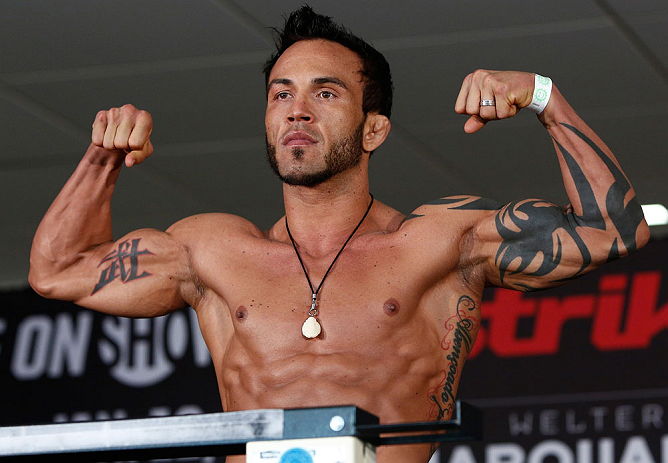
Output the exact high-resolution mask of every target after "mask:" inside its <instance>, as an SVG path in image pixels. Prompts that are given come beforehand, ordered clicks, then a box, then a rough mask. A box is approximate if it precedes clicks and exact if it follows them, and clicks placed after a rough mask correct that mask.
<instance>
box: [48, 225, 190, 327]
mask: <svg viewBox="0 0 668 463" xmlns="http://www.w3.org/2000/svg"><path fill="white" fill-rule="evenodd" d="M191 275H192V272H191V269H190V259H189V254H188V250H187V248H186V247H185V246H184V245H183V244H181V243H178V242H177V241H176V240H175V239H174V238H173V237H172V236H171V235H170V234H169V233H165V232H161V231H158V230H151V229H142V230H137V231H134V232H131V233H129V234H128V235H126V236H124V237H123V238H121V239H119V240H117V241H115V242H109V243H104V244H101V245H99V246H96V247H95V248H93V249H90V250H88V251H86V252H84V253H82V255H81V256H80V258H79V259H77V260H76V261H75V262H73V263H72V264H71V265H69V266H68V267H67V268H65V269H63V270H62V271H61V272H59V275H54V276H53V277H52V279H51V280H52V281H51V283H50V286H52V287H51V289H50V290H49V291H48V294H45V296H47V297H52V298H55V299H66V300H71V301H73V302H75V303H76V304H78V305H81V306H83V307H87V308H90V309H93V310H97V311H100V312H104V313H108V314H112V315H118V316H127V317H151V316H159V315H163V314H165V313H168V312H170V311H171V310H175V309H177V308H180V307H183V306H185V305H186V303H185V302H184V300H183V298H182V296H181V292H182V291H181V290H182V288H183V286H184V285H187V284H188V283H189V281H188V280H190V279H192V278H191Z"/></svg>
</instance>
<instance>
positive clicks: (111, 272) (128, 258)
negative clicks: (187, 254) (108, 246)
mask: <svg viewBox="0 0 668 463" xmlns="http://www.w3.org/2000/svg"><path fill="white" fill-rule="evenodd" d="M140 240H141V238H136V239H133V240H132V242H130V240H125V241H123V242H121V243H119V245H118V249H116V250H115V251H112V252H110V253H109V254H107V255H106V256H105V257H104V259H102V261H101V262H100V264H99V265H98V268H99V267H101V266H102V265H103V264H108V265H107V267H106V268H105V269H104V270H102V273H101V274H100V281H99V282H98V283H97V284H96V285H95V288H94V289H93V292H92V293H91V296H92V295H93V294H95V293H96V292H98V291H99V290H101V289H102V288H104V287H105V286H107V285H108V284H109V283H111V282H112V281H114V280H116V279H119V278H120V280H121V281H122V282H123V283H127V282H129V281H132V280H137V279H139V278H144V277H147V276H150V275H152V274H151V273H149V272H146V271H144V272H141V273H139V256H141V255H144V254H151V255H153V253H152V252H151V251H149V250H148V249H142V250H141V251H140V250H139V241H140Z"/></svg>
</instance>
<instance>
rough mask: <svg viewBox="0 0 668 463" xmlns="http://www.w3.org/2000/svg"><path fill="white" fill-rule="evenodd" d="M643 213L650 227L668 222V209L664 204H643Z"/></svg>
mask: <svg viewBox="0 0 668 463" xmlns="http://www.w3.org/2000/svg"><path fill="white" fill-rule="evenodd" d="M641 207H642V213H643V214H645V220H646V221H647V225H649V226H650V227H652V226H655V225H666V224H668V209H666V208H665V207H664V206H663V205H662V204H643V205H642V206H641Z"/></svg>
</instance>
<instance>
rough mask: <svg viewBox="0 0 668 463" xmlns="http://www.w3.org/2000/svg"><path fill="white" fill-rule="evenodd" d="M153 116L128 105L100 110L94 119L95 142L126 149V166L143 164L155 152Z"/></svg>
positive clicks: (98, 144)
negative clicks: (152, 139)
mask: <svg viewBox="0 0 668 463" xmlns="http://www.w3.org/2000/svg"><path fill="white" fill-rule="evenodd" d="M152 130H153V119H152V118H151V115H150V114H149V113H148V112H146V111H142V110H139V109H137V108H135V107H134V106H132V105H130V104H126V105H124V106H122V107H120V108H111V109H108V110H106V111H100V112H98V113H97V116H95V122H93V134H92V141H93V144H94V145H95V146H99V147H101V148H104V149H107V150H110V151H113V150H122V151H123V152H125V165H126V166H128V167H132V166H133V165H135V164H141V163H142V162H143V161H144V159H146V158H147V157H149V156H150V155H151V153H153V145H152V144H151V138H150V136H151V131H152Z"/></svg>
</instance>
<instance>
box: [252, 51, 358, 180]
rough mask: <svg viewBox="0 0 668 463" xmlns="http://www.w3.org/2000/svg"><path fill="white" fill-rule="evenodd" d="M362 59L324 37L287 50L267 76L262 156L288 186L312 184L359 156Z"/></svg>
mask: <svg viewBox="0 0 668 463" xmlns="http://www.w3.org/2000/svg"><path fill="white" fill-rule="evenodd" d="M361 68H362V62H361V60H360V58H359V57H358V56H357V55H356V54H355V53H354V52H353V51H351V50H349V49H347V48H346V47H344V46H342V45H339V44H337V43H334V42H329V41H325V40H305V41H301V42H297V43H296V44H294V45H292V46H291V47H290V48H288V49H287V50H286V51H285V52H284V53H283V55H282V56H281V57H280V58H279V59H278V61H277V62H276V64H275V66H274V68H273V69H272V71H271V74H270V76H269V91H268V95H267V111H266V113H265V126H266V131H267V132H266V136H267V155H268V157H269V162H270V164H271V166H272V168H273V169H274V171H275V172H276V173H277V175H278V176H279V177H280V178H281V179H282V180H283V181H284V182H285V183H288V184H291V185H304V186H315V185H318V184H319V183H322V182H324V181H326V180H328V179H329V178H331V177H332V176H334V175H336V174H338V173H340V172H343V171H345V170H347V169H349V168H351V167H353V166H355V165H357V164H358V163H359V161H360V159H361V157H362V136H363V130H364V119H365V118H364V113H363V112H362V95H363V84H362V77H361V73H360V71H361Z"/></svg>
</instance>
